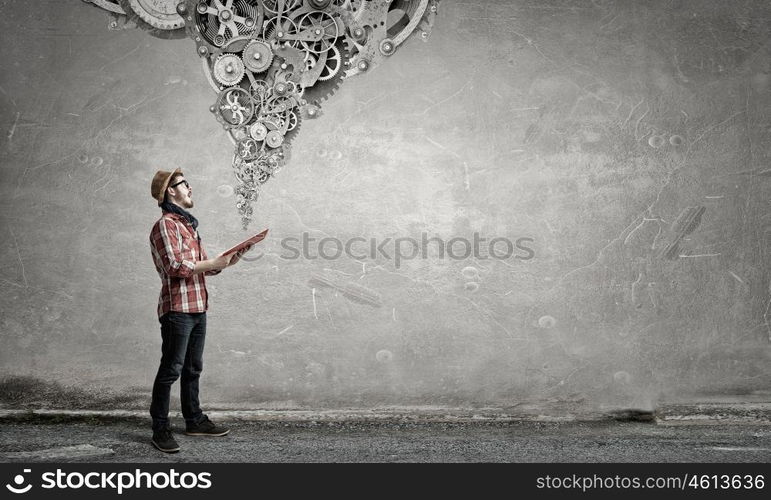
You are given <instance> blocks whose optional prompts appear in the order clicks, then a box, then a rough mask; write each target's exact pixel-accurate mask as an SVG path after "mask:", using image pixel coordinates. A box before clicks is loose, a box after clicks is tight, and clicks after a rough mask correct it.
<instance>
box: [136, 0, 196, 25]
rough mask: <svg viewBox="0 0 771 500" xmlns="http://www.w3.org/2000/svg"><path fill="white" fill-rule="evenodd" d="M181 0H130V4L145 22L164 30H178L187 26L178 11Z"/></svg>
mask: <svg viewBox="0 0 771 500" xmlns="http://www.w3.org/2000/svg"><path fill="white" fill-rule="evenodd" d="M178 3H179V0H128V4H129V5H130V6H131V10H133V11H134V12H135V13H136V14H137V15H138V16H139V17H141V18H142V20H143V21H144V22H146V23H147V24H149V25H150V26H153V27H155V28H158V29H162V30H176V29H179V28H182V27H184V26H185V20H184V19H182V16H180V15H179V14H178V13H177V4H178Z"/></svg>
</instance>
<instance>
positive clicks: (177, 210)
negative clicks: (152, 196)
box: [161, 201, 198, 229]
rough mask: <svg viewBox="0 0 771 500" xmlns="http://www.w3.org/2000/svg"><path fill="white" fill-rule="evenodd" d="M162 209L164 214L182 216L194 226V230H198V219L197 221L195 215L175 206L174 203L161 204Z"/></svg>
mask: <svg viewBox="0 0 771 500" xmlns="http://www.w3.org/2000/svg"><path fill="white" fill-rule="evenodd" d="M161 209H162V210H163V211H164V212H171V213H173V214H177V215H181V216H182V217H184V218H185V219H187V221H188V222H189V223H190V225H191V226H193V229H198V219H196V218H195V217H194V216H193V214H191V213H190V212H188V211H187V210H185V209H184V208H182V207H180V206H179V205H175V204H173V203H170V202H168V201H164V202H163V203H161Z"/></svg>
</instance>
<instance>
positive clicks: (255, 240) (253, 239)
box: [222, 229, 268, 255]
mask: <svg viewBox="0 0 771 500" xmlns="http://www.w3.org/2000/svg"><path fill="white" fill-rule="evenodd" d="M267 234H268V230H267V229H266V230H265V231H263V232H261V233H259V234H255V235H254V236H252V237H251V238H249V239H248V240H244V241H242V242H241V243H239V244H238V245H236V246H234V247H233V248H231V249H230V250H227V251H225V252H224V253H223V254H222V255H230V254H231V253H236V252H238V251H240V250H243V249H244V248H246V247H250V246H252V245H254V244H255V243H259V242H260V241H262V240H264V239H265V235H267Z"/></svg>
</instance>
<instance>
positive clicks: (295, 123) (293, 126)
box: [284, 111, 302, 150]
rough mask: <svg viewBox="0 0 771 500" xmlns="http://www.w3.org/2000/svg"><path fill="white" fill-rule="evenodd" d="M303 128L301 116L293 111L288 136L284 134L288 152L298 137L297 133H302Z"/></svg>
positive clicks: (285, 146)
mask: <svg viewBox="0 0 771 500" xmlns="http://www.w3.org/2000/svg"><path fill="white" fill-rule="evenodd" d="M301 126H302V120H301V119H300V115H298V114H296V113H295V112H294V111H293V112H292V113H291V114H290V115H289V128H288V129H287V132H286V134H284V149H286V150H288V149H289V147H290V146H291V145H292V141H293V140H294V138H295V137H297V133H298V132H300V127H301Z"/></svg>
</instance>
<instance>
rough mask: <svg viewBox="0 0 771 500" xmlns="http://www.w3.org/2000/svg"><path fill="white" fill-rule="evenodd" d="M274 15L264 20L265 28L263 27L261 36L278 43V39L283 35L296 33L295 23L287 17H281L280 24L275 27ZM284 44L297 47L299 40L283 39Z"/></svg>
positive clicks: (275, 19)
mask: <svg viewBox="0 0 771 500" xmlns="http://www.w3.org/2000/svg"><path fill="white" fill-rule="evenodd" d="M276 21H278V19H277V18H276V17H272V18H270V19H268V20H267V21H266V22H265V28H264V29H263V32H262V34H263V38H264V39H265V40H269V41H271V42H274V43H279V42H280V39H281V38H283V37H284V36H285V35H295V34H297V33H298V28H297V24H296V23H295V22H294V21H292V20H291V19H289V18H288V17H283V18H281V25H280V26H279V27H278V28H276ZM283 43H284V44H286V43H289V45H290V46H292V47H295V48H297V47H299V46H300V41H299V40H291V41H284V42H283Z"/></svg>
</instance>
